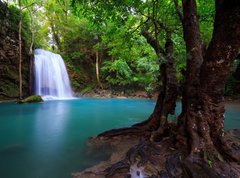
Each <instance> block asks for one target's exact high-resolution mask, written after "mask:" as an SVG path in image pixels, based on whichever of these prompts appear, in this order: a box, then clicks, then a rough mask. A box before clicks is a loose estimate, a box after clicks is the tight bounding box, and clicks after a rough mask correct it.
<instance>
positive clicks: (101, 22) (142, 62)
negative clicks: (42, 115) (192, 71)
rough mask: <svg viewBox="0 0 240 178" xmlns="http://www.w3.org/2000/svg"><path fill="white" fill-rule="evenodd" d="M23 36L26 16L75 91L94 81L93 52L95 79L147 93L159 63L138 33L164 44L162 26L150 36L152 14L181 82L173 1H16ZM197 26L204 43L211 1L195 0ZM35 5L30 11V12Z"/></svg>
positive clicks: (38, 43)
mask: <svg viewBox="0 0 240 178" xmlns="http://www.w3.org/2000/svg"><path fill="white" fill-rule="evenodd" d="M21 2H22V6H24V5H26V4H31V3H35V4H36V5H34V6H33V7H31V9H30V11H27V10H24V13H23V20H24V26H23V28H24V30H23V35H24V36H25V38H26V39H27V41H28V43H29V37H30V32H29V21H30V15H32V17H33V19H34V21H33V24H32V25H33V28H34V36H35V42H34V45H35V47H36V48H45V49H48V50H54V51H55V52H59V53H61V54H62V55H63V57H64V60H65V62H66V63H67V65H68V69H69V72H70V74H71V75H70V77H71V81H72V85H73V87H74V88H76V89H77V90H79V89H80V88H83V87H81V86H86V85H88V84H90V83H96V76H95V75H96V72H95V70H96V69H95V66H96V64H95V62H96V55H97V54H98V57H99V68H100V79H101V82H102V83H104V84H106V85H108V86H109V85H110V86H117V85H120V86H124V87H128V86H131V87H140V88H143V89H145V90H146V91H148V92H151V91H153V90H154V89H155V88H156V87H157V86H158V81H157V79H158V75H159V73H160V72H159V63H161V62H163V61H162V60H165V59H164V58H163V59H157V55H156V53H155V51H154V50H153V48H152V47H151V46H150V45H149V44H148V42H147V41H146V40H145V38H144V37H143V36H142V35H141V32H142V30H147V31H148V32H149V33H150V34H151V35H152V37H154V38H156V39H157V40H158V42H159V44H160V45H161V47H162V48H163V49H164V48H165V42H166V41H165V39H166V31H165V30H164V29H163V28H159V29H158V31H157V34H155V35H154V32H155V30H156V29H155V26H154V23H155V21H154V19H157V20H159V21H160V22H162V24H163V26H165V27H166V28H167V29H168V30H169V31H171V32H172V40H173V43H174V57H175V63H176V70H177V77H178V79H179V81H180V83H183V81H184V77H183V75H182V72H183V71H184V70H185V69H186V49H185V42H184V39H183V32H182V24H181V21H180V20H179V17H178V15H177V13H176V9H175V5H174V2H173V1H158V3H156V2H157V1H152V0H149V1H131V0H122V1H116V0H108V1H95V0H49V1H43V0H40V1H36V0H22V1H21ZM197 6H198V12H199V20H200V22H201V23H200V29H201V36H202V38H203V42H204V43H205V44H206V46H207V45H208V43H209V41H210V39H211V35H212V30H213V29H212V28H211V27H212V26H213V19H214V16H213V14H214V2H212V1H198V2H197ZM10 8H12V10H11V11H13V14H12V15H11V18H12V22H13V23H14V24H15V26H14V25H13V28H15V29H17V28H18V27H17V22H18V14H19V12H18V9H17V8H16V6H11V7H10ZM34 9H38V10H37V11H35V13H31V12H33V11H34ZM235 84H236V81H234V79H232V78H231V77H230V79H229V82H228V86H227V87H226V93H227V94H233V93H232V91H233V88H234V87H235Z"/></svg>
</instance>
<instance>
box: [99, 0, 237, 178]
mask: <svg viewBox="0 0 240 178" xmlns="http://www.w3.org/2000/svg"><path fill="white" fill-rule="evenodd" d="M154 2H157V1H154ZM174 3H175V6H176V11H177V13H178V15H179V17H180V19H181V22H182V27H183V33H184V40H185V44H186V54H187V55H186V56H187V68H186V72H185V73H186V74H185V82H184V87H183V93H182V113H181V115H180V116H179V117H178V121H177V124H176V125H175V124H171V125H170V124H168V126H167V127H164V128H165V129H162V128H163V127H162V126H164V125H165V123H166V118H167V115H168V114H169V113H170V111H171V107H170V110H169V109H168V108H169V106H171V105H173V104H172V102H174V103H175V101H174V100H171V97H170V98H168V97H167V98H166V99H164V98H165V97H166V96H167V95H166V94H168V93H169V94H170V95H169V96H172V95H175V92H173V93H171V91H174V90H170V89H171V87H169V90H166V88H165V89H163V91H164V92H160V94H159V97H158V100H157V104H156V107H155V110H154V112H153V114H152V115H151V117H150V119H148V120H147V121H145V122H143V123H140V124H136V125H134V126H132V127H131V128H122V129H115V130H111V131H107V132H105V133H102V134H100V135H98V137H97V138H101V140H103V139H104V138H105V139H110V140H111V138H113V137H114V138H115V137H116V136H117V137H124V136H125V135H130V136H133V135H138V136H141V137H144V138H145V139H141V140H142V141H140V143H139V144H138V145H137V146H134V147H133V148H131V149H130V150H129V152H128V153H127V155H126V158H125V159H124V160H121V161H119V162H118V163H116V164H114V165H112V166H111V167H110V168H109V169H107V170H105V173H106V175H107V176H109V177H111V176H112V177H117V176H123V175H126V174H127V172H128V170H129V169H130V166H131V165H133V164H138V166H145V167H148V170H149V166H147V164H148V165H149V164H150V165H151V166H152V167H156V169H150V170H151V171H150V173H149V172H148V175H151V176H156V177H181V176H183V177H239V176H240V169H239V166H238V164H239V162H240V144H239V142H237V141H236V140H235V139H234V138H233V137H231V136H230V135H229V134H227V133H226V132H225V131H224V111H225V110H224V88H225V83H226V80H227V78H228V75H229V73H230V70H231V65H232V63H233V60H234V58H235V57H236V56H237V54H238V53H239V49H240V2H239V1H238V0H216V1H215V18H214V27H213V28H214V30H213V34H212V38H211V40H210V43H209V45H208V47H207V48H206V47H205V45H203V41H202V38H201V33H200V25H199V16H198V10H197V3H196V1H195V0H182V5H178V1H174ZM181 8H182V9H181ZM155 20H156V19H155ZM144 35H145V36H146V38H147V35H148V34H144ZM168 37H169V36H168ZM168 40H169V41H167V40H166V42H168V43H166V52H167V51H169V52H170V54H171V50H172V45H171V40H170V38H168ZM149 42H150V38H149ZM155 44H156V43H155ZM167 44H168V45H167ZM156 49H157V48H156ZM167 56H168V57H169V58H170V59H169V61H170V63H169V64H172V62H171V61H172V57H171V55H170V56H169V55H167ZM167 66H168V65H163V66H162V71H167V72H166V76H168V74H171V73H173V72H174V71H168V69H169V68H168V67H167ZM170 69H171V68H170ZM173 79H174V78H173ZM163 81H165V82H163V84H164V86H165V87H166V86H167V85H166V84H167V82H166V81H170V82H171V81H172V79H171V78H170V79H169V80H166V78H164V79H163ZM170 86H172V85H170ZM167 91H168V92H167ZM162 94H164V95H165V97H162ZM163 101H164V102H163ZM153 118H155V119H153ZM153 120H155V121H156V122H153V123H154V124H151V127H148V126H149V122H150V121H153ZM146 126H147V127H146ZM156 132H157V133H158V134H155V133H156ZM153 133H154V134H153ZM143 140H144V141H143ZM149 140H150V141H149ZM156 141H158V142H156ZM169 148H171V149H169ZM139 158H140V159H139ZM160 159H161V160H160ZM124 170H125V171H124ZM145 170H146V169H145Z"/></svg>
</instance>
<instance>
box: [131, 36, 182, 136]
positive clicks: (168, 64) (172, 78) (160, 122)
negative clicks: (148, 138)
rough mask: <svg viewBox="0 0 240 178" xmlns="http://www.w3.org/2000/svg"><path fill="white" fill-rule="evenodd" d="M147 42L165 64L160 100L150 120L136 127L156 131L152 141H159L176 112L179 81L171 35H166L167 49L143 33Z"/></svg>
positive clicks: (161, 65) (161, 70)
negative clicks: (169, 117)
mask: <svg viewBox="0 0 240 178" xmlns="http://www.w3.org/2000/svg"><path fill="white" fill-rule="evenodd" d="M142 35H143V36H144V37H145V38H146V40H147V42H148V43H149V44H150V45H151V46H152V48H153V49H154V50H155V52H156V55H157V56H158V59H159V60H160V58H164V59H165V62H162V63H161V64H160V81H161V82H162V84H161V86H160V87H159V93H158V99H157V103H156V105H155V108H154V111H153V113H152V115H151V116H150V118H149V119H148V120H146V121H144V122H142V123H139V124H136V125H134V126H144V125H147V126H148V127H149V129H150V130H152V131H155V132H154V133H153V135H152V139H154V140H155V139H159V138H158V136H160V135H162V133H163V132H164V131H165V129H167V128H168V122H167V117H168V115H169V114H173V113H174V112H175V107H176V101H177V97H178V80H177V76H176V69H175V59H174V57H173V42H172V39H171V33H170V32H167V34H166V43H165V49H163V48H161V47H160V45H159V42H158V40H157V39H154V38H153V37H152V36H151V35H150V34H149V33H148V32H142Z"/></svg>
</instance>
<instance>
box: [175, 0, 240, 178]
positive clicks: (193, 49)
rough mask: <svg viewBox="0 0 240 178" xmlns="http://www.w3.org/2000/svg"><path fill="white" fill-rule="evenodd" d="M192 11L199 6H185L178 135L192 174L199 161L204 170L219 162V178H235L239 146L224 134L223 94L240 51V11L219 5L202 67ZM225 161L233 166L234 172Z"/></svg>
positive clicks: (187, 3)
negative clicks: (184, 62)
mask: <svg viewBox="0 0 240 178" xmlns="http://www.w3.org/2000/svg"><path fill="white" fill-rule="evenodd" d="M194 9H196V3H195V1H185V0H183V12H184V19H183V21H184V26H183V27H184V38H185V41H186V47H187V52H188V60H187V76H186V80H187V81H186V84H185V93H184V95H183V99H184V100H183V111H182V114H181V116H180V118H179V122H178V125H179V128H180V129H179V132H178V134H179V135H184V137H185V138H186V139H187V143H188V145H189V151H190V156H189V160H188V161H190V163H188V164H187V167H188V168H189V166H188V165H190V164H192V163H195V162H196V161H197V160H199V159H202V160H203V161H202V162H201V167H203V166H204V164H207V162H208V160H211V161H215V162H216V163H215V167H214V168H213V170H214V171H215V173H214V175H215V176H218V175H220V174H222V173H223V172H224V174H225V175H227V176H228V177H230V175H234V176H233V177H237V175H239V173H240V172H239V170H237V171H236V170H234V169H235V168H231V166H232V165H234V164H235V163H236V162H239V161H240V146H239V144H236V143H235V142H234V141H233V140H232V139H231V138H230V137H229V136H228V135H227V134H225V132H224V112H225V110H224V88H225V83H226V80H227V77H228V75H229V73H230V70H231V65H232V62H233V60H234V58H235V57H236V56H237V54H238V52H239V49H240V5H239V3H238V2H237V1H234V0H230V1H227V0H222V1H216V15H215V23H214V32H213V37H212V40H211V42H210V44H209V47H208V49H207V52H206V55H205V56H204V61H203V56H202V50H201V39H200V35H199V27H198V22H197V13H196V11H195V10H194ZM191 10H194V11H191ZM190 17H191V18H190ZM191 26H192V27H191ZM196 32H197V33H196ZM202 61H203V64H202V65H201V63H202ZM180 141H182V140H181V139H180ZM216 158H218V161H216V160H215V159H216ZM220 160H221V161H220ZM219 161H220V162H219ZM224 161H228V162H229V161H231V166H229V164H228V163H226V162H224ZM185 166H186V165H185ZM220 167H222V169H224V171H223V170H221V169H219V168H220ZM223 167H224V168H223ZM191 174H192V175H193V172H191Z"/></svg>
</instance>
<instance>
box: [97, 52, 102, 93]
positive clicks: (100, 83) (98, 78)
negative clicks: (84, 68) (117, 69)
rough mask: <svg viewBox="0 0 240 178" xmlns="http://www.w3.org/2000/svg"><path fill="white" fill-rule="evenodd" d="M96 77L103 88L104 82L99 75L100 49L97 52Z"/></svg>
mask: <svg viewBox="0 0 240 178" xmlns="http://www.w3.org/2000/svg"><path fill="white" fill-rule="evenodd" d="M96 79H97V83H98V85H99V86H100V87H101V88H102V84H101V82H100V77H99V54H98V51H97V52H96Z"/></svg>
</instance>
